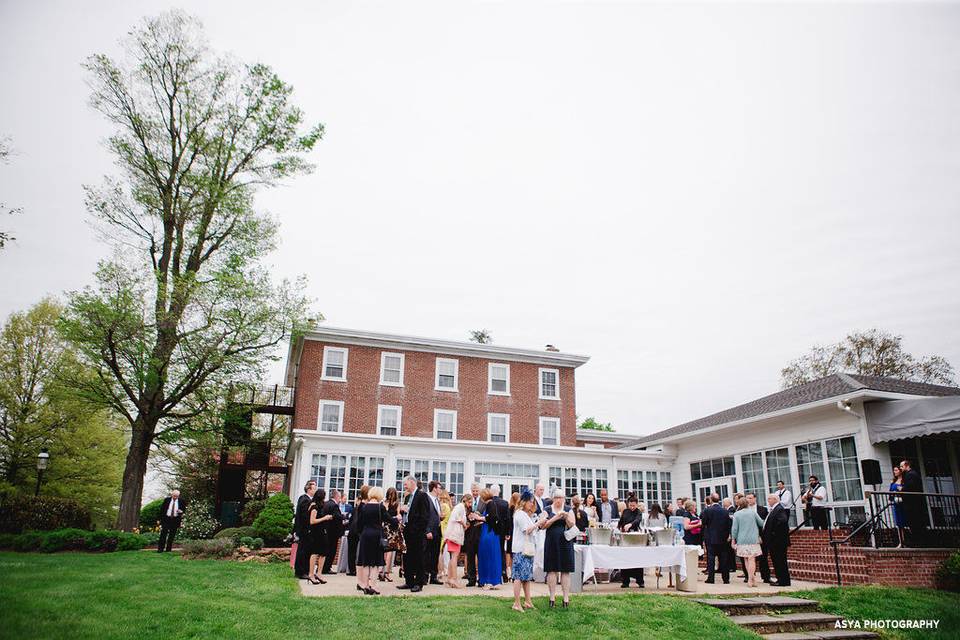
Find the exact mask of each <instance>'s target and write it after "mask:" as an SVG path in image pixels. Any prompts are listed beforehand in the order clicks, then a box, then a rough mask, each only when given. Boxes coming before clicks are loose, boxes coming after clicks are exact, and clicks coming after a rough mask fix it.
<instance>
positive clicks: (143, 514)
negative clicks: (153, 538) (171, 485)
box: [140, 498, 164, 531]
mask: <svg viewBox="0 0 960 640" xmlns="http://www.w3.org/2000/svg"><path fill="white" fill-rule="evenodd" d="M163 500H164V499H163V498H157V499H156V500H151V501H150V502H148V503H147V504H145V505H143V507H142V508H141V509H140V531H149V530H151V529H156V528H157V527H158V526H159V525H160V508H161V507H163Z"/></svg>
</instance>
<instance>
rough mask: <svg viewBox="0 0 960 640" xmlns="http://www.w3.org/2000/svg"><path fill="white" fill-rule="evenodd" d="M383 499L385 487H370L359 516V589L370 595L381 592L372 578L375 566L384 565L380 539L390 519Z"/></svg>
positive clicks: (376, 594)
mask: <svg viewBox="0 0 960 640" xmlns="http://www.w3.org/2000/svg"><path fill="white" fill-rule="evenodd" d="M382 500H383V489H382V488H381V487H370V488H369V489H368V490H367V492H366V500H365V501H364V502H363V503H362V504H361V505H360V507H359V511H360V514H359V515H358V516H357V529H358V531H359V535H358V544H357V546H358V548H359V550H358V552H357V591H363V592H364V593H365V594H367V595H368V596H378V595H380V592H379V591H377V590H376V589H374V588H373V585H372V584H371V579H372V578H373V570H374V567H380V568H382V567H383V562H384V560H383V547H382V546H381V543H380V541H381V540H382V539H383V526H384V524H386V523H387V522H389V520H390V516H389V515H387V508H386V507H384V506H383V504H382V503H381V501H382Z"/></svg>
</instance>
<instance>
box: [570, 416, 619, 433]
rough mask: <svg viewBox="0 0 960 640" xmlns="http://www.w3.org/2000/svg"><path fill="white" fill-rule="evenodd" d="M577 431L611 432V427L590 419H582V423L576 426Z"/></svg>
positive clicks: (608, 424)
mask: <svg viewBox="0 0 960 640" xmlns="http://www.w3.org/2000/svg"><path fill="white" fill-rule="evenodd" d="M577 429H593V430H594V431H613V426H612V425H611V424H610V423H609V422H607V423H603V422H597V421H596V420H594V419H593V417H590V418H584V420H583V422H581V423H580V424H578V425H577Z"/></svg>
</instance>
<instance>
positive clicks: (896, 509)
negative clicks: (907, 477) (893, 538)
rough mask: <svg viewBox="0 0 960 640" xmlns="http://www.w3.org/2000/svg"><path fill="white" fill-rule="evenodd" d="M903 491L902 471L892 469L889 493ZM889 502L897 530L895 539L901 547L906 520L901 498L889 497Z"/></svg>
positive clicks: (898, 468) (896, 468)
mask: <svg viewBox="0 0 960 640" xmlns="http://www.w3.org/2000/svg"><path fill="white" fill-rule="evenodd" d="M901 491H903V471H902V470H901V469H900V467H898V466H896V465H894V467H893V482H891V483H890V493H899V492H901ZM890 502H892V503H893V525H894V526H895V527H896V528H897V539H898V540H899V542H900V544H899V545H897V546H898V547H902V546H903V528H904V527H905V526H907V519H906V518H905V517H904V515H903V497H902V496H891V497H890Z"/></svg>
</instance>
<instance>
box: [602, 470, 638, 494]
mask: <svg viewBox="0 0 960 640" xmlns="http://www.w3.org/2000/svg"><path fill="white" fill-rule="evenodd" d="M628 495H630V472H629V471H624V470H623V469H617V495H616V497H617V498H619V499H620V500H626V499H627V496H628ZM597 499H598V500H599V496H598V498H597Z"/></svg>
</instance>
